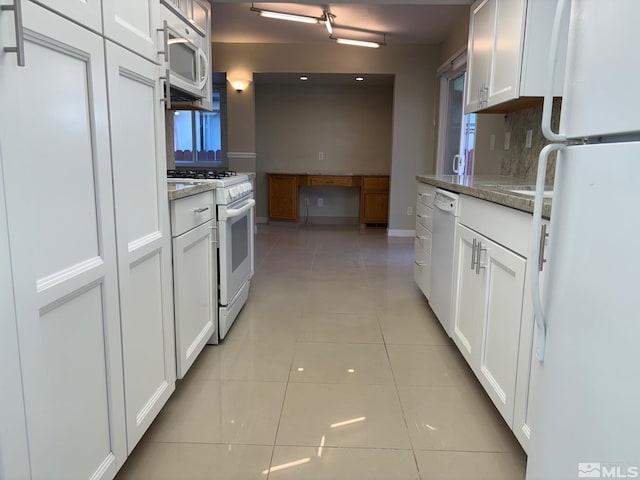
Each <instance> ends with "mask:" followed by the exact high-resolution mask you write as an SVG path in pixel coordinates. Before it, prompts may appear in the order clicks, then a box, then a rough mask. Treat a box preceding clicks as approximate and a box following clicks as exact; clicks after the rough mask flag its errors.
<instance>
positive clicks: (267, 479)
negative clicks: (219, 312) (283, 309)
mask: <svg viewBox="0 0 640 480" xmlns="http://www.w3.org/2000/svg"><path fill="white" fill-rule="evenodd" d="M297 343H298V342H297V341H296V342H295V344H294V345H297ZM295 356H296V348H295V346H294V349H293V353H292V354H291V361H290V362H289V373H288V375H287V383H286V384H285V387H284V395H283V396H282V405H281V406H280V415H279V416H278V425H277V427H276V433H275V435H274V437H273V448H272V449H271V458H270V459H269V465H268V466H267V477H266V480H269V477H270V476H271V466H272V465H273V457H274V456H275V453H276V444H277V443H278V433H279V432H280V422H281V421H282V414H283V412H284V404H285V402H286V401H287V392H288V391H289V381H290V379H291V369H292V368H293V359H294V358H295Z"/></svg>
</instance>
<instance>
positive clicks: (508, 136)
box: [504, 132, 511, 150]
mask: <svg viewBox="0 0 640 480" xmlns="http://www.w3.org/2000/svg"><path fill="white" fill-rule="evenodd" d="M510 148H511V132H507V133H505V134H504V149H505V150H509V149H510Z"/></svg>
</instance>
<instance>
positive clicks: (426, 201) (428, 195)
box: [418, 182, 436, 207]
mask: <svg viewBox="0 0 640 480" xmlns="http://www.w3.org/2000/svg"><path fill="white" fill-rule="evenodd" d="M435 198H436V187H434V186H433V185H427V184H426V183H421V182H418V204H420V203H421V204H423V205H426V206H427V207H433V201H434V200H435Z"/></svg>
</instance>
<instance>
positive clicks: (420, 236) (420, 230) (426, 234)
mask: <svg viewBox="0 0 640 480" xmlns="http://www.w3.org/2000/svg"><path fill="white" fill-rule="evenodd" d="M416 243H419V244H420V245H421V246H422V248H424V250H425V252H427V253H429V254H430V253H431V232H430V231H429V230H427V229H426V228H424V227H423V226H422V225H420V224H419V223H417V224H416Z"/></svg>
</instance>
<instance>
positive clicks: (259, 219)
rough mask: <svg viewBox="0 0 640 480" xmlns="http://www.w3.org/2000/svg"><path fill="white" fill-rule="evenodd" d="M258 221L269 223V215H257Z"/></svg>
mask: <svg viewBox="0 0 640 480" xmlns="http://www.w3.org/2000/svg"><path fill="white" fill-rule="evenodd" d="M256 223H269V217H256Z"/></svg>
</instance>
